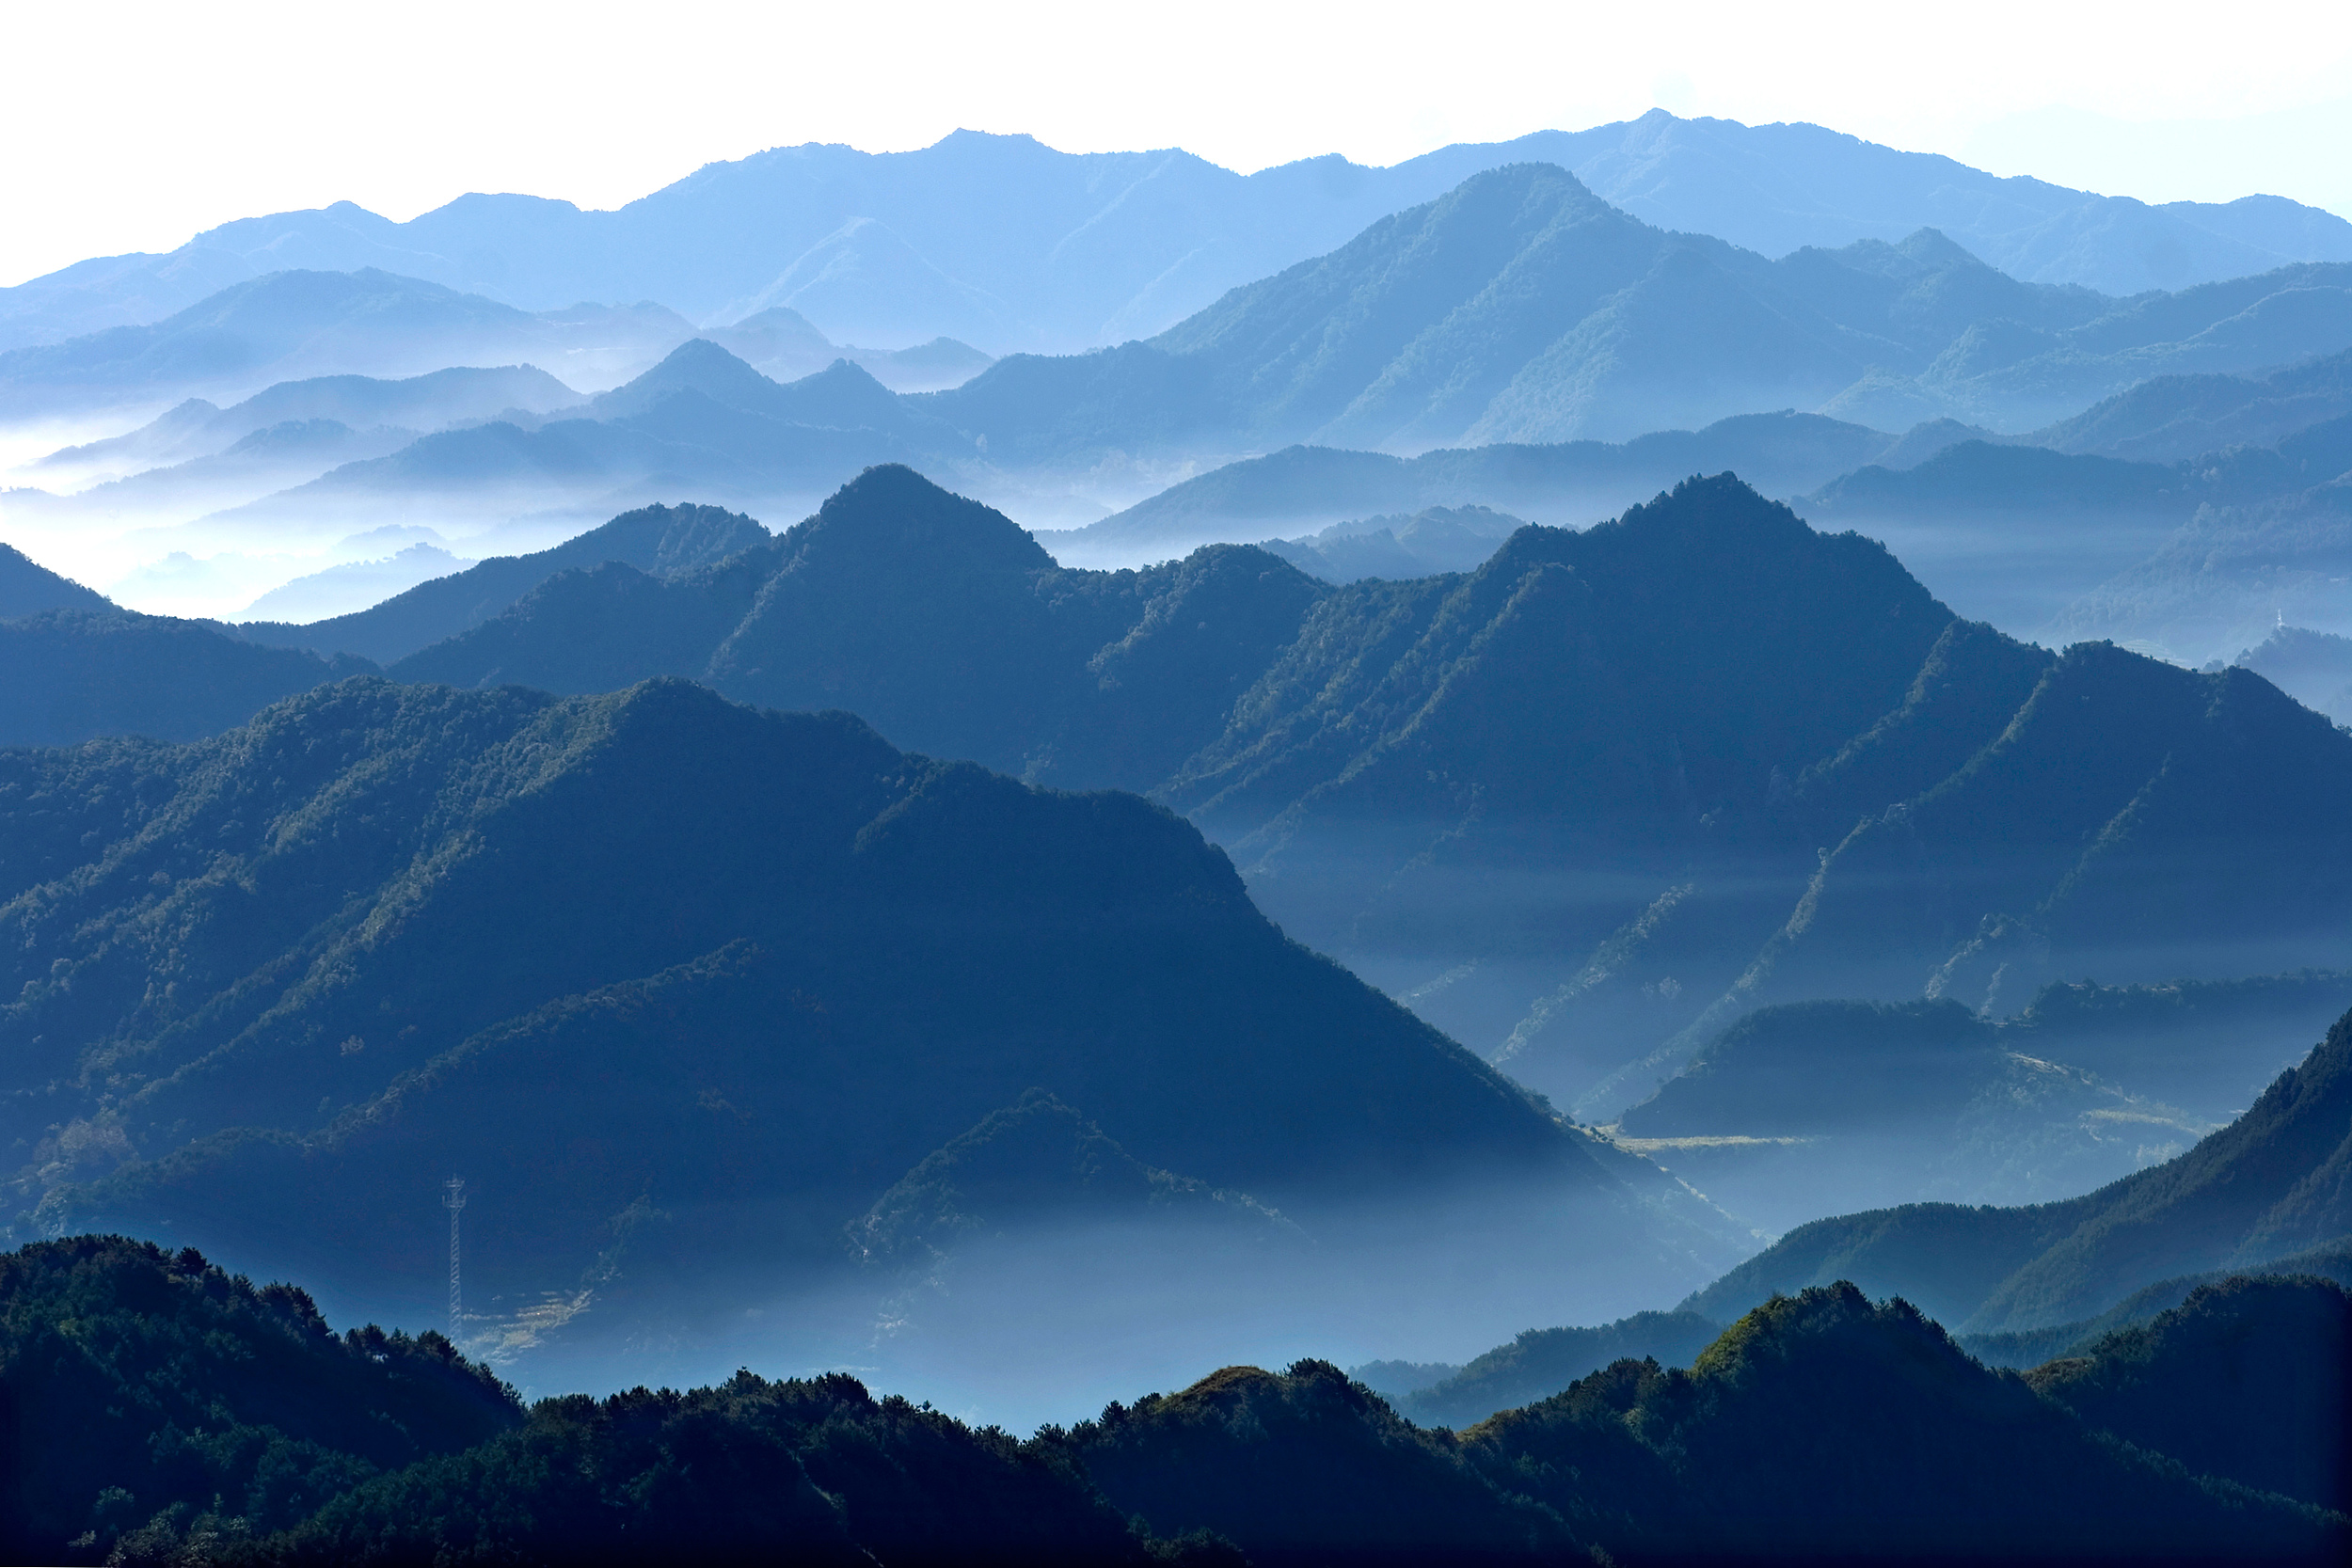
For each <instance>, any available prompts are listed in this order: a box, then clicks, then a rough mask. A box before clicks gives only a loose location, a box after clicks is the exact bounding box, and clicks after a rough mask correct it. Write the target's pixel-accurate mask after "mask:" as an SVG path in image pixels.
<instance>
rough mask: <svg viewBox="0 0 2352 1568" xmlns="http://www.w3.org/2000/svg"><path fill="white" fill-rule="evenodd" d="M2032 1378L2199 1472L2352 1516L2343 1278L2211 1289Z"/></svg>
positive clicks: (2348, 1321) (2350, 1347)
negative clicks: (2345, 1416)
mask: <svg viewBox="0 0 2352 1568" xmlns="http://www.w3.org/2000/svg"><path fill="white" fill-rule="evenodd" d="M2027 1381H2028V1382H2030V1383H2031V1384H2032V1385H2033V1386H2034V1388H2035V1390H2036V1391H2037V1392H2039V1393H2041V1394H2042V1397H2044V1398H2045V1399H2050V1400H2055V1401H2056V1402H2058V1403H2059V1404H2062V1405H2064V1406H2066V1408H2068V1409H2069V1410H2072V1411H2074V1413H2075V1414H2076V1415H2077V1416H2080V1417H2081V1418H2083V1421H2084V1423H2085V1424H2086V1425H2089V1426H2093V1427H2097V1428H2100V1429H2102V1430H2105V1431H2107V1432H2112V1433H2115V1434H2116V1435H2117V1436H2119V1437H2122V1438H2123V1439H2124V1440H2125V1441H2127V1442H2130V1443H2133V1444H2136V1445H2137V1446H2138V1447H2140V1448H2143V1449H2152V1450H2153V1451H2154V1452H2157V1453H2162V1454H2165V1455H2167V1456H2169V1457H2170V1458H2173V1459H2177V1460H2179V1461H2180V1462H2181V1463H2182V1464H2183V1465H2186V1466H2188V1468H2189V1469H2190V1470H2191V1471H2192V1472H2194V1473H2196V1474H2200V1475H2212V1476H2224V1477H2227V1478H2228V1479H2230V1480H2232V1481H2239V1482H2242V1483H2244V1484H2245V1485H2248V1486H2251V1487H2254V1488H2255V1489H2257V1490H2259V1491H2264V1492H2278V1493H2282V1494H2284V1495H2285V1496H2287V1497H2299V1498H2301V1499H2302V1500H2303V1501H2305V1502H2309V1503H2316V1504H2318V1505H2319V1506H2320V1507H2322V1508H2328V1509H2333V1510H2334V1511H2336V1512H2337V1513H2348V1512H2352V1430H2347V1423H2346V1421H2345V1418H2344V1411H2345V1409H2346V1406H2347V1403H2352V1294H2347V1293H2346V1292H2345V1291H2344V1287H2343V1286H2341V1285H2339V1284H2336V1283H2335V1282H2334V1281H2332V1280H2325V1279H2313V1278H2309V1277H2302V1278H2296V1277H2286V1278H2280V1277H2268V1278H2253V1279H2249V1278H2243V1277H2238V1278H2231V1279H2226V1280H2223V1281H2221V1282H2219V1283H2217V1284H2214V1285H2201V1286H2199V1287H2198V1288H2197V1290H2196V1291H2193V1292H2191V1293H2190V1295H2189V1297H2188V1299H2187V1300H2186V1301H2185V1302H2183V1303H2182V1304H2181V1305H2180V1306H2178V1307H2173V1308H2171V1309H2170V1310H2169V1311H2167V1312H2164V1313H2161V1314H2159V1315H2158V1316H2157V1317H2156V1318H2154V1319H2153V1321H2151V1322H2149V1323H2141V1324H2136V1325H2134V1326H2132V1327H2128V1328H2121V1329H2118V1330H2116V1331H2115V1332H2113V1333H2111V1334H2108V1335H2106V1336H2105V1337H2104V1338H2100V1339H2099V1340H2097V1341H2096V1342H2095V1343H2092V1344H2090V1345H2087V1346H2085V1347H2083V1348H2082V1349H2081V1350H2079V1351H2077V1352H2074V1354H2070V1355H2068V1356H2067V1357H2066V1358H2064V1359H2062V1360H2058V1361H2052V1362H2050V1363H2048V1364H2046V1365H2044V1366H2042V1367H2041V1368H2039V1369H2037V1370H2035V1371H2033V1372H2031V1373H2029V1374H2028V1376H2027Z"/></svg>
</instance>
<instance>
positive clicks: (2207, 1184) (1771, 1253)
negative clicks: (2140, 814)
mask: <svg viewBox="0 0 2352 1568" xmlns="http://www.w3.org/2000/svg"><path fill="white" fill-rule="evenodd" d="M2347 1106H2352V1014H2347V1015H2345V1017H2344V1018H2343V1019H2341V1020H2339V1021H2338V1022H2336V1024H2335V1025H2334V1027H2332V1028H2331V1029H2329V1031H2328V1037H2327V1038H2326V1039H2325V1040H2324V1041H2322V1042H2321V1043H2320V1044H2319V1045H2318V1046H2317V1047H2316V1048H2314V1049H2313V1050H2312V1053H2311V1054H2310V1055H2309V1056H2308V1057H2307V1058H2306V1059H2305V1060H2304V1061H2303V1062H2302V1063H2301V1064H2300V1065H2299V1066H2297V1067H2294V1068H2290V1069H2288V1070H2287V1071H2286V1072H2284V1073H2282V1074H2281V1075H2280V1078H2279V1079H2278V1081H2277V1082H2276V1083H2274V1084H2272V1085H2271V1086H2270V1088H2269V1089H2268V1090H2267V1091H2265V1093H2264V1095H2263V1096H2262V1098H2261V1099H2260V1100H2258V1101H2255V1103H2254V1105H2253V1106H2252V1108H2251V1109H2249V1111H2248V1112H2247V1113H2246V1114H2245V1115H2244V1116H2243V1117H2239V1118H2238V1119H2237V1120H2236V1121H2234V1122H2233V1123H2231V1124H2230V1125H2229V1126H2228V1127H2225V1128H2223V1129H2221V1130H2220V1131H2219V1132H2215V1133H2213V1134H2212V1135H2211V1136H2209V1137H2207V1138H2205V1139H2204V1140H2203V1141H2202V1142H2201V1143H2199V1144H2198V1145H2197V1147H2196V1148H2192V1149H2190V1150H2189V1151H2188V1152H2186V1153H2185V1154H2182V1155H2180V1156H2179V1157H2178V1158H2176V1159H2173V1160H2170V1161H2168V1162H2167V1163H2165V1164H2161V1165H2157V1166H2154V1167H2153V1168H2152V1169H2149V1170H2145V1171H2142V1172H2140V1173H2138V1174H2137V1175H2136V1176H2131V1177H2127V1178H2125V1179H2124V1180H2121V1181H2118V1182H2115V1183H2114V1184H2112V1185H2111V1186H2108V1187H2105V1188H2102V1189H2101V1190H2099V1191H2097V1192H2094V1193H2091V1194H2090V1195H2089V1196H2083V1197H2077V1198H2074V1199H2071V1200H2069V1201H2066V1202H2063V1203H2049V1204H2043V1205H2041V1206H2040V1207H2037V1208H2026V1209H1964V1208H1957V1207H1954V1206H1951V1205H1946V1204H1917V1205H1912V1206H1909V1207H1905V1208H1900V1209H1888V1210H1881V1211H1878V1212H1873V1213H1864V1214H1849V1215H1845V1216H1842V1217H1839V1218H1836V1219H1825V1220H1820V1221H1817V1222H1815V1223H1813V1224H1811V1225H1805V1226H1800V1227H1797V1228H1796V1229H1794V1230H1791V1231H1790V1232H1789V1233H1788V1235H1787V1236H1784V1237H1783V1238H1782V1239H1781V1240H1780V1241H1779V1242H1778V1243H1774V1244H1773V1245H1772V1247H1770V1248H1768V1249H1767V1250H1765V1251H1764V1252H1763V1253H1761V1254H1759V1255H1757V1256H1756V1258H1753V1259H1749V1260H1748V1261H1747V1262H1745V1263H1743V1264H1741V1265H1740V1267H1739V1268H1737V1269H1735V1270H1733V1271H1732V1272H1731V1273H1730V1274H1728V1275H1725V1276H1724V1278H1723V1279H1721V1280H1718V1281H1717V1282H1716V1283H1715V1284H1713V1285H1710V1286H1708V1288H1707V1289H1706V1290H1705V1291H1699V1292H1698V1293H1697V1294H1695V1295H1694V1296H1692V1298H1691V1300H1690V1301H1689V1302H1688V1303H1687V1304H1686V1305H1687V1306H1689V1307H1691V1308H1692V1310H1695V1311H1698V1312H1701V1313H1705V1314H1707V1315H1708V1316H1727V1315H1729V1314H1731V1313H1734V1312H1737V1311H1739V1310H1740V1309H1741V1307H1742V1306H1743V1305H1744V1304H1746V1303H1750V1302H1756V1301H1761V1300H1763V1299H1764V1298H1765V1296H1767V1295H1768V1294H1770V1293H1771V1292H1772V1291H1791V1290H1796V1289H1799V1288H1801V1287H1803V1286H1805V1285H1808V1284H1812V1283H1814V1282H1816V1281H1817V1280H1820V1279H1823V1278H1845V1279H1852V1280H1854V1281H1856V1282H1858V1283H1861V1284H1863V1285H1864V1287H1865V1288H1866V1289H1867V1290H1871V1291H1888V1292H1896V1293H1899V1294H1901V1295H1902V1296H1904V1297H1905V1298H1906V1299H1908V1300H1910V1301H1913V1302H1915V1303H1917V1304H1919V1306H1920V1307H1922V1308H1923V1309H1925V1310H1927V1311H1931V1312H1932V1313H1934V1314H1935V1315H1936V1316H1937V1317H1939V1318H1941V1319H1942V1320H1944V1321H1945V1322H1947V1323H1958V1324H1961V1325H1962V1326H1963V1327H1965V1328H1968V1329H1972V1330H1977V1331H1983V1332H1993V1331H1999V1330H2014V1329H2026V1328H2033V1327H2037V1326H2040V1325H2042V1324H2051V1323H2069V1322H2072V1321H2074V1320H2075V1319H2079V1318H2082V1317H2085V1316H2087V1315H2089V1314H2090V1312H2093V1311H2097V1310H2099V1309H2101V1308H2104V1307H2107V1306H2109V1305H2111V1304H2113V1303H2114V1302H2116V1301H2118V1300H2120V1299H2122V1297H2124V1296H2126V1295H2128V1294H2129V1293H2131V1292H2132V1291H2137V1290H2138V1289H2139V1288H2140V1287H2142V1286H2145V1285H2149V1284H2153V1283H2154V1282H2156V1281H2158V1280H2160V1279H2163V1278H2165V1277H2167V1276H2168V1275H2176V1274H2183V1273H2187V1272H2190V1271H2193V1270H2199V1269H2219V1268H2228V1267H2239V1268H2243V1267H2247V1266H2249V1265H2255V1264H2261V1263H2263V1262H2265V1261H2267V1260H2268V1259H2277V1258H2281V1257H2284V1256H2287V1255H2289V1254H2292V1253H2294V1252H2296V1251H2297V1250H2299V1249H2302V1248H2305V1247H2309V1246H2311V1245H2312V1244H2313V1243H2317V1242H2320V1241H2324V1240H2329V1239H2333V1238H2336V1237H2340V1236H2342V1235H2343V1234H2344V1232H2345V1231H2346V1230H2347V1229H2352V1212H2346V1211H2345V1208H2344V1187H2343V1183H2342V1181H2341V1180H2340V1179H2339V1176H2338V1173H2339V1172H2340V1171H2341V1170H2342V1168H2343V1166H2344V1162H2345V1160H2346V1159H2347V1158H2348V1157H2352V1146H2348V1145H2347V1132H2346V1129H2347V1127H2352V1111H2348V1110H2347Z"/></svg>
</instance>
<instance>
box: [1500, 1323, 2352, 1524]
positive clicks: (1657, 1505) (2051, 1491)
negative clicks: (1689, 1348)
mask: <svg viewBox="0 0 2352 1568" xmlns="http://www.w3.org/2000/svg"><path fill="white" fill-rule="evenodd" d="M1463 1446H1464V1448H1465V1449H1467V1450H1468V1452H1469V1454H1470V1457H1471V1460H1472V1463H1473V1464H1475V1465H1478V1466H1479V1467H1480V1468H1482V1469H1483V1470H1486V1472H1487V1473H1489V1474H1493V1475H1495V1476H1497V1477H1498V1479H1505V1478H1507V1479H1509V1480H1511V1481H1517V1482H1518V1484H1519V1485H1521V1486H1524V1487H1525V1488H1526V1490H1527V1491H1528V1493H1529V1494H1530V1495H1532V1496H1533V1497H1536V1498H1538V1499H1540V1500H1544V1501H1548V1502H1552V1503H1553V1504H1554V1506H1556V1507H1559V1508H1560V1509H1561V1511H1562V1512H1563V1513H1565V1515H1566V1516H1567V1517H1568V1518H1569V1520H1570V1521H1571V1523H1573V1524H1576V1525H1579V1526H1581V1532H1582V1533H1587V1534H1588V1535H1589V1537H1591V1538H1596V1539H1597V1540H1598V1541H1599V1542H1600V1544H1603V1545H1604V1546H1606V1547H1607V1548H1608V1549H1609V1550H1610V1551H1611V1552H1612V1554H1613V1555H1619V1556H1623V1557H1626V1558H1628V1559H1631V1560H1640V1559H1642V1558H1644V1557H1654V1558H1658V1559H1662V1560H1724V1559H1727V1558H1730V1559H1736V1558H1744V1557H1749V1556H1759V1555H1767V1554H1769V1555H1772V1556H1775V1557H1777V1556H1782V1555H1784V1554H1785V1555H1787V1556H1790V1557H1797V1556H1803V1557H1807V1558H1815V1559H1830V1560H1884V1559H1886V1558H1889V1557H1898V1556H1912V1555H1919V1556H1932V1557H1934V1558H1936V1559H1939V1560H1971V1559H2001V1560H2021V1559H2022V1560H2075V1561H2078V1560H2090V1559H2106V1560H2124V1561H2145V1560H2166V1559H2169V1558H2173V1557H2180V1558H2184V1559H2188V1560H2206V1559H2215V1558H2233V1557H2236V1556H2239V1555H2241V1554H2244V1555H2247V1556H2251V1557H2268V1556H2273V1555H2280V1556H2300V1555H2304V1554H2311V1555H2312V1556H2314V1557H2316V1556H2320V1555H2324V1554H2325V1553H2327V1552H2328V1551H2331V1550H2335V1549H2339V1547H2340V1544H2341V1541H2342V1531H2343V1528H2344V1527H2343V1521H2342V1520H2341V1519H2340V1518H2335V1517H2331V1516H2328V1515H2325V1514H2320V1513H2317V1512H2316V1511H2314V1510H2308V1509H2301V1508H2297V1507H2296V1506H2295V1505H2294V1504H2292V1503H2290V1502H2288V1500H2287V1499H2285V1498H2282V1497H2262V1496H2259V1495H2254V1494H2249V1492H2248V1491H2246V1490H2245V1489H2243V1488H2241V1487H2234V1486H2232V1485H2231V1484H2229V1483H2228V1482H2226V1481H2220V1482H2217V1481H2210V1480H2193V1479H2191V1477H2190V1475H2189V1474H2187V1473H2185V1472H2184V1471H2183V1470H2181V1469H2179V1468H2177V1467H2175V1466H2174V1465H2169V1464H2168V1463H2166V1462H2165V1461H2164V1460H2163V1459H2161V1458H2157V1457H2154V1456H2153V1455H2151V1454H2148V1453H2144V1452H2140V1451H2137V1450H2135V1449H2129V1448H2126V1447H2123V1446H2122V1445H2119V1444H2116V1443H2114V1442H2112V1441H2109V1440H2106V1439H2104V1438H2102V1437H2101V1436H2099V1435H2097V1434H2095V1433H2092V1432H2090V1431H2089V1430H2087V1429H2086V1427H2085V1426H2084V1425H2083V1424H2082V1423H2081V1422H2079V1421H2078V1420H2076V1419H2075V1418H2074V1417H2073V1416H2072V1415H2070V1414H2069V1413H2068V1412H2066V1411H2065V1410H2062V1409H2060V1408H2058V1407H2057V1406H2055V1405H2053V1404H2051V1403H2050V1402H2046V1401H2044V1400H2042V1399H2041V1398H2039V1397H2038V1396H2037V1395H2036V1394H2035V1392H2034V1390H2033V1389H2032V1387H2030V1386H2028V1385H2027V1384H2026V1382H2025V1381H2024V1380H2022V1379H2020V1378H2019V1377H2017V1376H2016V1374H2014V1373H2001V1372H1993V1371H1988V1370H1986V1369H1984V1368H1983V1367H1981V1366H1979V1364H1978V1363H1977V1362H1975V1361H1974V1360H1972V1359H1970V1358H1969V1357H1968V1356H1967V1355H1965V1354H1963V1353H1962V1352H1961V1351H1960V1349H1959V1348H1958V1347H1957V1346H1955V1345H1954V1344H1953V1343H1952V1342H1951V1340H1950V1339H1949V1338H1947V1336H1946V1335H1945V1333H1944V1331H1943V1330H1942V1329H1941V1328H1939V1327H1938V1326H1937V1325H1936V1324H1935V1323H1932V1322H1930V1321H1928V1320H1927V1319H1925V1318H1923V1317H1921V1316H1920V1314H1919V1313H1918V1312H1917V1310H1915V1308H1914V1307H1910V1306H1909V1305H1908V1304H1906V1303H1904V1302H1900V1301H1890V1302H1884V1303H1880V1304H1875V1305H1874V1304H1873V1303H1871V1302H1870V1301H1869V1300H1868V1299H1867V1297H1865V1296H1864V1295H1863V1294H1862V1292H1861V1291H1857V1290H1855V1289H1854V1288H1853V1287H1852V1286H1851V1285H1848V1284H1839V1285H1836V1286H1832V1287H1828V1288H1822V1289H1814V1290H1807V1291H1804V1292H1803V1293H1802V1294H1800V1295H1797V1296H1793V1297H1781V1298H1777V1299H1775V1300H1772V1301H1771V1302H1768V1303H1766V1304H1765V1305H1763V1306H1761V1307H1756V1309H1755V1310H1753V1311H1751V1312H1749V1313H1748V1314H1746V1315H1745V1316H1744V1317H1742V1318H1741V1319H1740V1321H1739V1322H1738V1323H1734V1324H1733V1325H1732V1326H1731V1327H1730V1328H1729V1329H1727V1330H1726V1331H1724V1335H1723V1337H1722V1338H1720V1339H1718V1340H1716V1342H1715V1343H1714V1344H1712V1345H1710V1346H1709V1347H1708V1349H1707V1350H1706V1352H1705V1353H1703V1354H1701V1355H1700V1356H1699V1357H1698V1359H1697V1361H1696V1362H1695V1363H1694V1364H1693V1366H1692V1369H1691V1370H1689V1371H1688V1372H1683V1371H1676V1370H1662V1369H1661V1368H1660V1367H1659V1366H1658V1364H1657V1363H1656V1362H1654V1361H1653V1362H1647V1363H1641V1362H1632V1361H1621V1362H1619V1363H1617V1364H1616V1365H1615V1366H1613V1367H1611V1368H1610V1369H1608V1370H1605V1371H1602V1372H1598V1373H1596V1374H1594V1375H1593V1376H1592V1377H1590V1378H1587V1379H1585V1380H1584V1381H1582V1382H1581V1383H1579V1384H1578V1385H1577V1386H1574V1387H1572V1388H1570V1389H1569V1390H1567V1391H1566V1392H1565V1393H1563V1394H1560V1395H1558V1396H1556V1397H1554V1398H1552V1399H1549V1400H1547V1401H1545V1402H1542V1403H1539V1404H1535V1405H1532V1406H1530V1407H1528V1408H1526V1409H1524V1410H1518V1411H1512V1412H1507V1413H1505V1414H1503V1415H1501V1416H1498V1417H1496V1418H1493V1419H1491V1420H1489V1421H1486V1422H1485V1423H1483V1424H1482V1425H1480V1426H1478V1427H1476V1428H1473V1429H1472V1430H1471V1431H1470V1432H1468V1433H1464V1434H1463Z"/></svg>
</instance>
